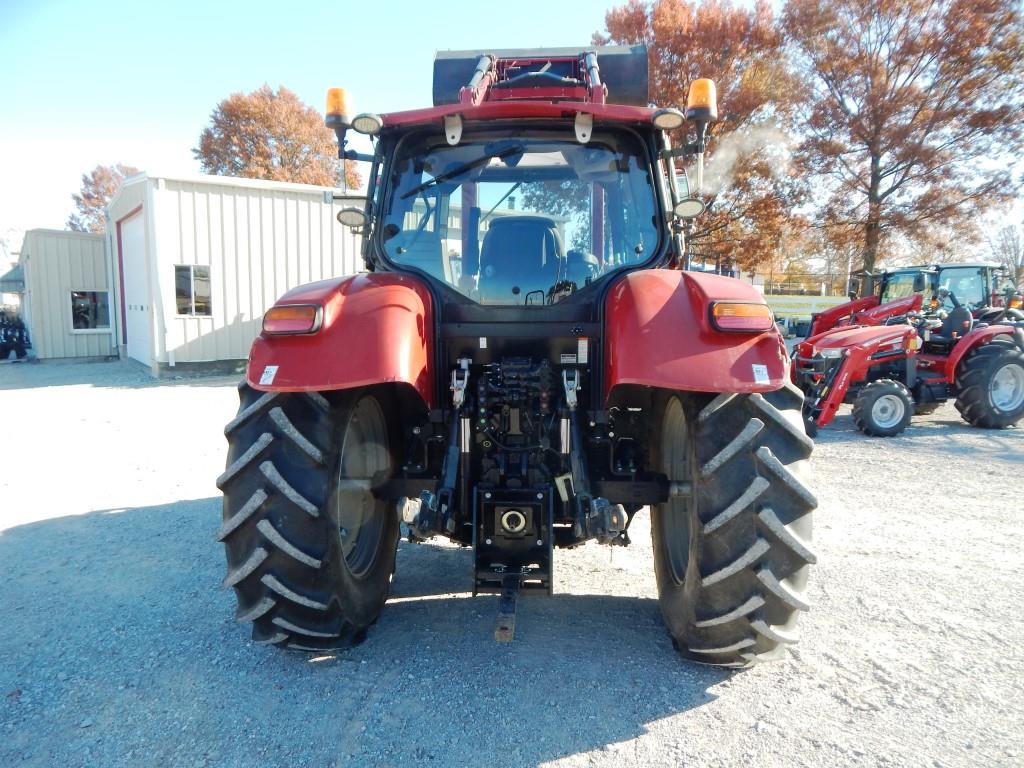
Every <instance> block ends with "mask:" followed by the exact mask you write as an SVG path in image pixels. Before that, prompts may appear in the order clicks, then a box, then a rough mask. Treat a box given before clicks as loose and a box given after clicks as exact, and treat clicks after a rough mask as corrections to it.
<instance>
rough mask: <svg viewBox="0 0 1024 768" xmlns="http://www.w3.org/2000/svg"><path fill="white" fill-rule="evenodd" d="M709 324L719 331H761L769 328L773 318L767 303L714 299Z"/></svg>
mask: <svg viewBox="0 0 1024 768" xmlns="http://www.w3.org/2000/svg"><path fill="white" fill-rule="evenodd" d="M710 314H711V324H712V325H713V326H714V327H715V328H717V329H718V330H720V331H730V332H739V333H762V332H764V331H767V330H770V329H771V327H772V325H773V324H774V322H775V320H774V318H773V317H772V310H771V308H770V307H769V306H768V305H767V304H752V303H747V302H739V301H716V302H714V303H713V304H712V305H711V309H710Z"/></svg>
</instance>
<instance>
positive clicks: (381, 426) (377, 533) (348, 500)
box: [335, 397, 391, 577]
mask: <svg viewBox="0 0 1024 768" xmlns="http://www.w3.org/2000/svg"><path fill="white" fill-rule="evenodd" d="M390 466H391V459H390V452H389V451H388V444H387V428H386V426H385V422H384V414H383V413H382V411H381V409H380V404H379V403H378V402H377V400H376V399H375V398H373V397H364V398H362V399H361V400H359V402H357V403H356V405H355V407H354V408H353V409H352V410H351V411H350V413H349V421H348V424H347V425H346V428H345V436H344V439H343V441H342V444H341V457H340V460H339V462H338V481H339V483H341V482H342V481H352V480H368V481H371V482H372V481H373V480H375V479H377V478H379V477H381V476H382V475H385V474H387V473H388V470H389V469H390ZM385 506H386V505H385V504H384V502H383V501H380V500H378V499H376V498H375V497H374V495H373V492H372V491H371V490H370V489H369V488H363V489H357V488H351V487H349V488H347V489H345V490H339V491H338V494H337V508H336V510H335V511H336V514H337V518H336V519H337V522H338V529H339V532H340V534H341V552H342V556H343V557H344V558H345V563H346V565H347V566H348V569H349V571H351V573H352V575H353V576H356V577H359V576H363V575H365V574H366V573H367V572H368V571H369V570H370V569H371V568H372V567H373V564H374V563H375V562H376V560H377V554H378V552H379V551H380V541H381V537H382V536H383V535H384V528H385V525H384V523H385V520H384V517H385V513H386V510H385V508H384V507H385Z"/></svg>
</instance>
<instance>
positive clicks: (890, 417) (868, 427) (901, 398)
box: [853, 379, 914, 437]
mask: <svg viewBox="0 0 1024 768" xmlns="http://www.w3.org/2000/svg"><path fill="white" fill-rule="evenodd" d="M913 415H914V398H912V397H911V396H910V392H909V391H908V390H907V388H906V387H905V386H903V385H902V384H900V383H899V382H898V381H893V380H892V379H878V380H877V381H872V382H871V383H870V384H866V385H865V386H864V388H863V389H861V391H860V393H859V394H858V395H857V399H856V400H855V401H854V403H853V423H854V424H856V425H857V429H859V430H860V431H861V432H863V433H864V434H865V435H871V436H872V437H893V436H895V435H898V434H899V433H900V432H902V431H903V430H905V429H906V428H907V427H909V426H910V419H911V417H912V416H913Z"/></svg>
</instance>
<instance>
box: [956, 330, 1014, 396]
mask: <svg viewBox="0 0 1024 768" xmlns="http://www.w3.org/2000/svg"><path fill="white" fill-rule="evenodd" d="M996 336H1007V337H1009V338H1011V339H1012V338H1013V326H1012V325H990V326H988V327H986V328H978V329H977V330H974V331H970V332H969V333H967V334H966V335H965V336H964V337H963V338H962V339H960V341H959V343H957V345H956V346H954V347H953V351H952V352H950V353H949V357H948V358H946V365H945V376H946V378H947V379H949V380H950V382H954V381H956V369H957V368H958V367H959V365H960V361H961V360H963V359H964V355H966V354H967V353H968V352H970V351H971V350H972V349H974V348H975V347H977V346H979V345H981V344H986V343H988V342H990V341H992V339H993V338H994V337H996Z"/></svg>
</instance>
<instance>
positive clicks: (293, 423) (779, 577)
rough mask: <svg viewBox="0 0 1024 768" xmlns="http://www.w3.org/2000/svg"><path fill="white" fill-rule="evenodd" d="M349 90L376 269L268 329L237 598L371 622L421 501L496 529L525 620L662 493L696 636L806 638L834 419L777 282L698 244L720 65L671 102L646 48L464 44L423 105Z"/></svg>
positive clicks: (704, 644) (274, 614) (742, 642)
mask: <svg viewBox="0 0 1024 768" xmlns="http://www.w3.org/2000/svg"><path fill="white" fill-rule="evenodd" d="M343 96H344V94H343V93H342V92H339V91H337V90H332V91H331V92H329V94H328V115H327V120H328V125H330V126H332V127H334V129H335V130H336V132H337V134H338V137H339V147H340V149H339V154H340V156H341V157H343V158H345V159H350V160H360V161H366V162H369V163H371V164H372V166H371V169H370V172H369V175H368V178H369V187H368V190H367V192H366V195H365V202H364V203H363V204H362V205H361V206H353V207H347V208H344V209H343V210H342V211H341V212H340V213H339V215H338V218H339V220H340V221H341V222H342V223H343V224H345V225H347V226H350V227H355V228H356V229H357V231H358V232H359V233H360V234H361V235H362V249H363V250H362V255H363V259H364V260H365V264H366V270H367V271H366V272H365V273H363V274H359V275H354V276H349V277H339V278H336V279H332V280H325V281H322V282H319V283H314V284H312V285H306V286H303V287H301V288H297V289H295V290H292V291H290V292H288V293H286V294H285V295H284V296H282V297H281V298H280V300H279V301H278V302H277V304H276V305H275V306H274V307H273V308H272V309H271V310H269V311H268V312H267V313H266V315H265V317H264V320H263V331H262V333H261V334H260V336H259V337H258V338H257V339H256V341H255V343H254V344H253V347H252V351H251V353H250V356H249V361H248V369H247V373H246V379H245V382H244V383H243V384H242V385H241V388H240V396H241V407H240V409H239V411H238V415H237V416H235V418H234V419H233V420H232V421H231V422H230V423H229V424H228V425H227V427H226V429H225V431H226V434H227V438H228V442H229V450H228V458H227V469H226V470H225V472H224V474H223V475H221V477H220V478H219V480H218V485H219V487H220V488H221V489H222V490H223V492H224V517H223V525H222V527H221V530H220V539H221V540H222V541H223V542H224V544H225V546H226V550H227V561H228V575H227V578H226V580H225V584H226V585H228V586H231V587H234V589H235V592H236V594H237V598H238V612H237V618H238V619H239V620H240V621H244V622H251V623H252V626H253V637H254V638H255V640H256V641H257V642H260V643H269V644H272V645H276V646H279V647H286V648H300V649H310V650H317V651H319V650H322V649H328V648H338V647H344V646H346V645H351V644H353V643H356V642H359V641H360V640H361V639H362V638H363V637H364V635H365V633H366V631H367V629H368V628H369V627H370V625H372V624H373V623H374V621H376V619H377V617H378V615H379V614H380V612H381V610H382V609H383V607H384V604H385V602H386V600H387V596H388V587H389V583H390V581H391V577H392V574H393V572H394V568H395V552H396V546H397V542H398V540H399V536H400V524H402V523H404V525H405V526H406V529H407V531H408V536H409V538H410V539H411V540H412V541H414V542H418V541H423V540H426V539H429V538H431V537H434V536H445V537H447V538H449V539H451V540H452V541H454V542H457V543H459V544H461V545H463V546H466V547H472V549H473V552H474V566H473V571H472V573H471V574H468V580H467V587H468V586H469V585H471V586H472V589H473V591H474V594H475V593H493V594H500V595H501V598H500V600H499V601H498V604H499V608H498V624H497V628H496V632H495V635H496V637H497V638H498V639H499V640H508V639H510V638H511V634H512V630H513V620H514V615H515V614H514V610H515V599H516V596H517V594H519V593H520V592H523V593H525V592H539V593H547V594H550V593H551V592H552V589H553V584H554V574H553V569H552V564H553V550H554V549H555V548H558V547H574V546H577V545H580V544H582V543H584V542H586V541H589V540H595V541H597V542H600V543H602V544H606V545H626V544H628V543H629V529H630V524H631V523H632V522H633V520H634V519H635V517H636V515H637V514H638V513H639V512H640V510H641V509H642V508H644V507H650V510H651V516H652V517H651V529H652V531H653V537H654V557H655V571H656V576H657V584H658V592H659V599H660V604H661V608H662V612H663V615H664V618H665V622H666V624H667V626H668V630H669V632H670V633H671V636H672V637H673V639H674V641H675V643H676V645H677V647H678V648H679V650H680V652H681V653H682V654H684V655H685V656H687V657H689V658H691V659H695V660H698V661H702V662H705V663H711V664H723V665H746V664H750V663H753V662H756V661H761V660H765V659H770V658H774V657H776V656H778V655H779V654H780V653H783V652H784V649H785V647H786V646H788V645H789V644H791V643H793V642H794V641H795V640H796V624H797V616H798V614H799V613H801V612H802V611H804V610H806V609H807V598H806V595H805V586H806V583H807V575H808V567H809V566H810V565H811V564H812V563H813V562H814V560H815V556H814V554H813V552H812V551H811V549H810V547H809V542H810V538H811V512H812V510H813V509H814V507H815V505H816V501H815V497H814V494H813V493H812V492H811V491H810V490H809V489H808V487H807V486H806V485H805V481H804V480H803V479H802V474H803V469H804V465H805V464H806V461H807V459H808V457H809V456H810V453H811V448H812V441H811V440H810V438H808V437H807V435H806V434H805V432H804V427H803V423H802V421H801V407H802V404H803V395H802V393H801V392H800V390H799V389H798V388H797V387H795V386H794V385H793V384H792V383H790V375H789V359H788V356H787V354H786V348H785V346H784V344H783V341H782V339H781V337H780V336H779V334H778V332H777V331H776V329H775V325H774V323H773V320H772V315H771V312H770V310H769V308H768V307H767V306H766V304H765V303H764V299H763V297H762V296H761V295H760V293H758V292H757V291H756V290H755V289H754V288H752V287H751V286H748V285H746V284H744V283H742V282H739V281H738V280H734V279H731V278H727V277H722V276H718V275H713V274H701V273H698V272H695V271H688V270H687V269H686V267H687V266H688V262H687V257H686V247H685V238H684V236H685V234H686V231H687V228H688V222H689V219H691V218H692V217H694V216H696V215H699V214H700V213H701V212H702V211H703V205H702V204H701V202H700V201H699V200H698V199H696V198H692V197H689V196H687V195H683V194H680V190H679V179H678V178H677V173H676V162H677V160H678V159H680V158H688V157H693V158H695V160H696V171H697V186H698V189H699V184H700V173H701V163H702V161H703V153H704V147H705V142H706V140H707V128H708V125H709V124H710V123H711V122H712V121H714V120H715V119H716V117H717V114H716V112H717V107H716V100H715V91H714V84H713V83H711V81H709V80H697V81H695V82H694V83H693V84H692V85H691V87H690V91H689V97H688V103H687V107H686V111H685V113H684V112H682V111H680V110H678V109H673V108H665V109H655V108H651V107H649V106H648V88H647V53H646V50H645V49H644V48H642V47H636V48H627V47H607V48H595V49H589V50H586V51H582V52H581V51H579V50H575V49H564V50H533V51H495V52H490V53H488V52H479V53H476V52H474V53H442V54H439V55H438V57H437V60H436V61H435V64H434V104H435V106H434V107H432V108H428V109H419V110H414V111H410V112H401V113H394V114H385V115H372V114H361V115H356V116H354V117H352V118H349V117H348V115H347V114H346V112H347V110H346V108H345V104H344V98H343ZM687 121H688V124H689V125H690V126H691V128H692V130H691V133H690V136H691V137H692V139H693V140H692V141H691V142H690V143H686V144H684V145H683V146H679V147H675V148H673V147H672V146H671V144H670V142H669V134H668V132H669V131H671V130H674V129H679V128H682V127H683V126H684V125H685V124H687ZM350 130H354V131H356V132H360V133H362V134H365V135H368V136H370V137H371V142H372V146H373V152H372V154H370V153H365V154H363V153H360V152H356V151H354V150H352V149H349V148H348V147H347V139H346V136H348V135H349V134H348V133H347V132H348V131H350Z"/></svg>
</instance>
